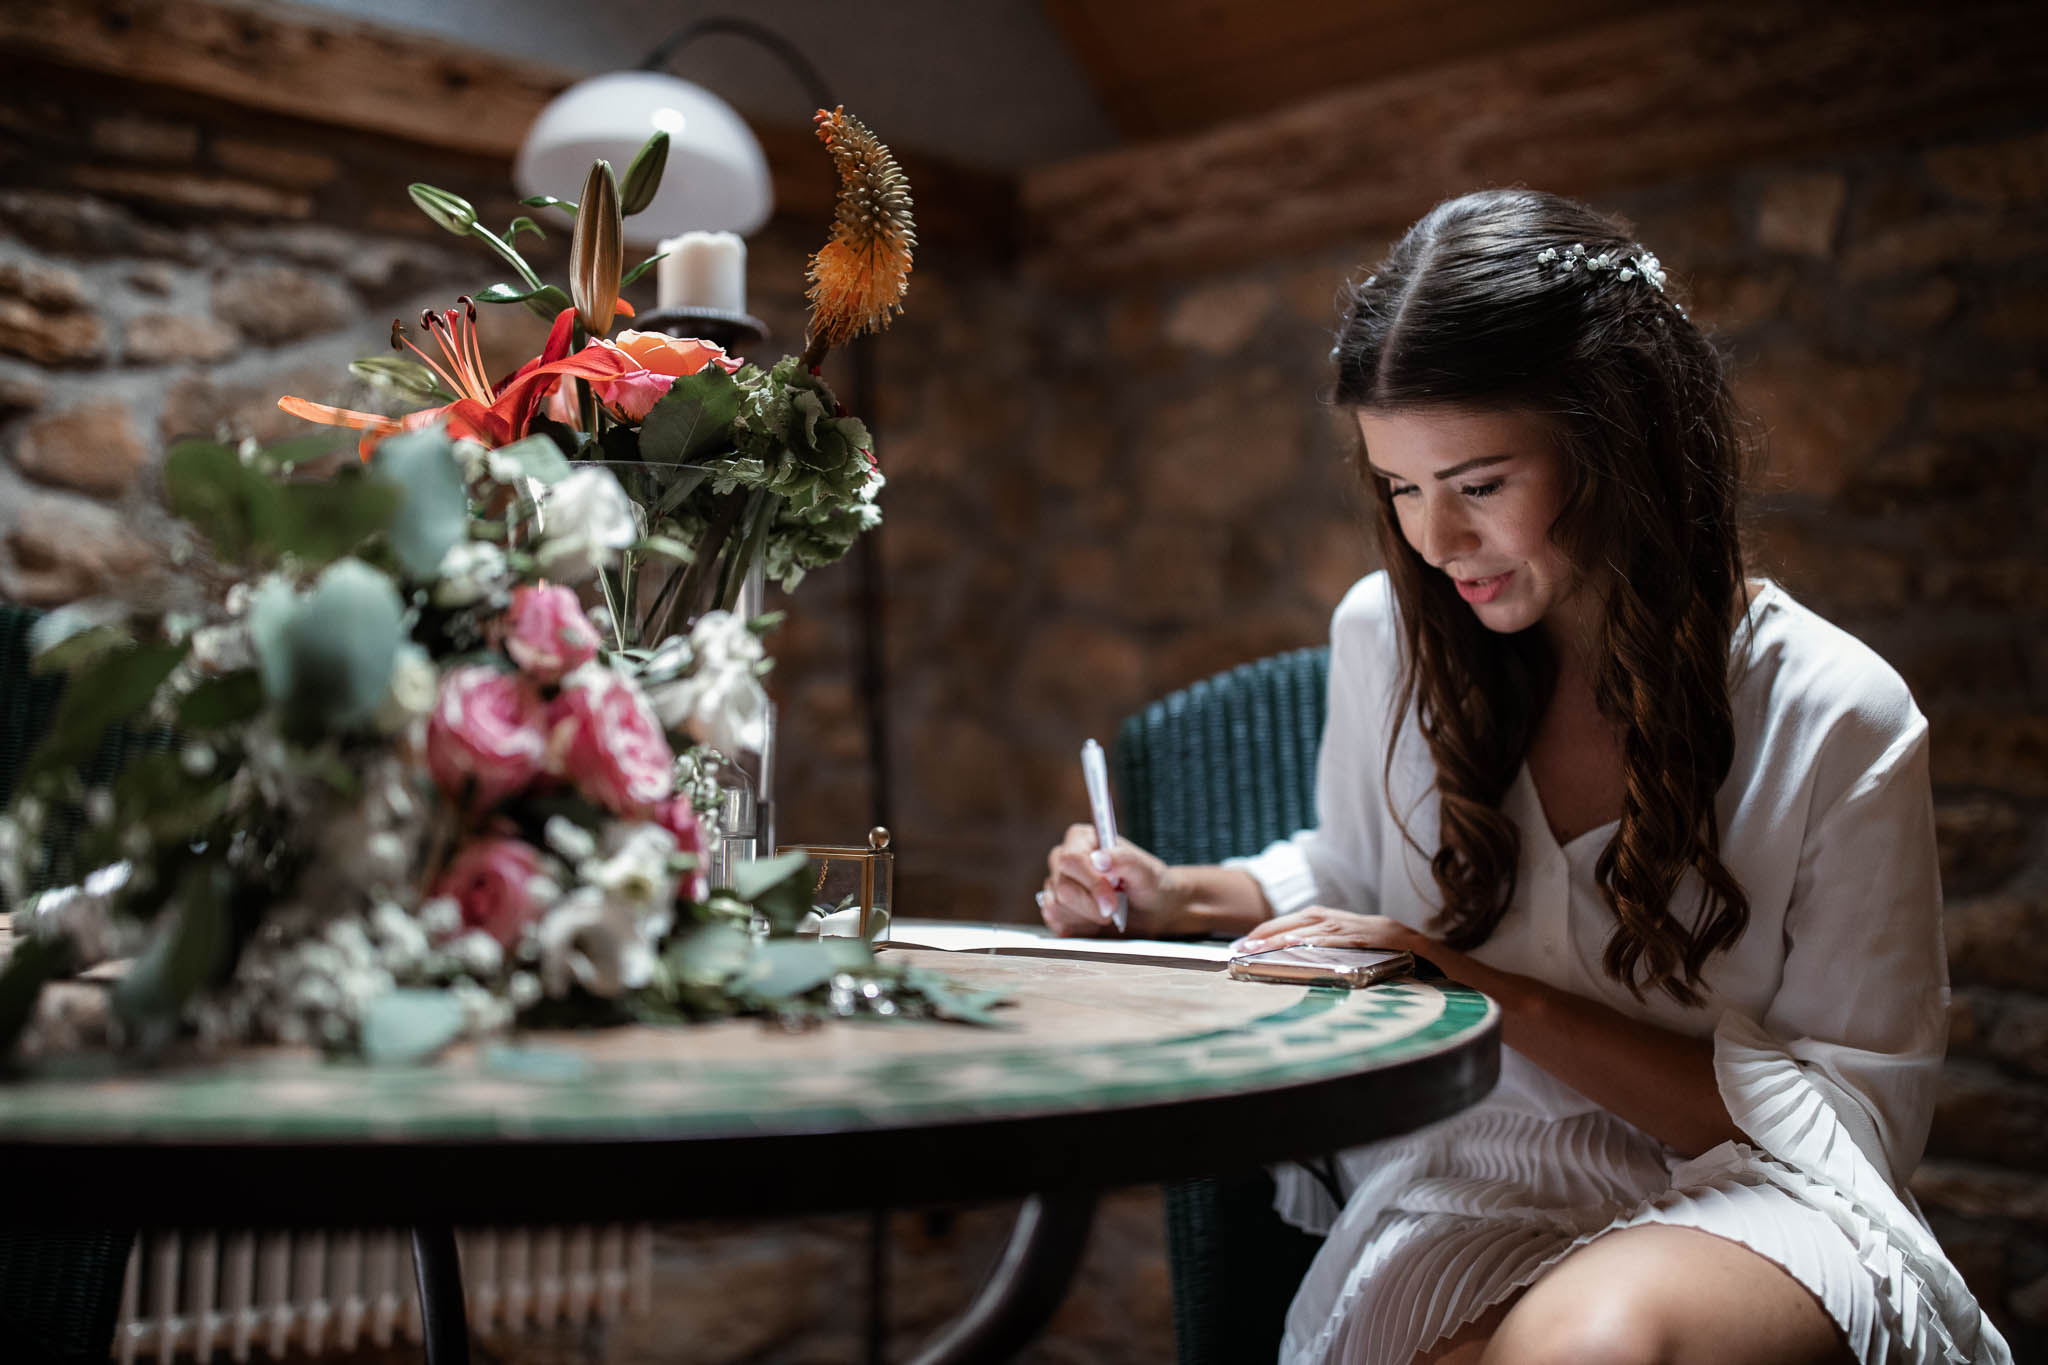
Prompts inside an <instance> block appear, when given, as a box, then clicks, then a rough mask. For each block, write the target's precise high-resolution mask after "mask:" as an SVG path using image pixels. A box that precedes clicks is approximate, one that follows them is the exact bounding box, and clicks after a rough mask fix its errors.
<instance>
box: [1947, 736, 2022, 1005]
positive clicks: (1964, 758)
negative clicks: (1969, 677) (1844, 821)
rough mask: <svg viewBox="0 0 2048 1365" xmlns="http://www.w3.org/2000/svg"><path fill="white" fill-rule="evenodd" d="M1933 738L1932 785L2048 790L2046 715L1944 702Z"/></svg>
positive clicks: (2011, 791) (2012, 792)
mask: <svg viewBox="0 0 2048 1365" xmlns="http://www.w3.org/2000/svg"><path fill="white" fill-rule="evenodd" d="M1933 740H1934V749H1933V768H1934V782H1935V785H1936V786H1937V787H1942V786H1954V787H1978V788H1983V789H1986V790H1989V791H1993V792H2000V793H2004V794H2007V795H2011V796H2024V797H2044V796H2048V715H2044V714H2042V713H2040V712H2038V711H2004V710H1997V709H1993V708H1989V707H1985V708H1978V709H1971V710H1961V709H1953V710H1952V709H1947V708H1944V709H1943V710H1942V711H1941V712H1940V714H1939V715H1937V716H1935V718H1934V722H1933ZM2044 989H2048V984H2044Z"/></svg>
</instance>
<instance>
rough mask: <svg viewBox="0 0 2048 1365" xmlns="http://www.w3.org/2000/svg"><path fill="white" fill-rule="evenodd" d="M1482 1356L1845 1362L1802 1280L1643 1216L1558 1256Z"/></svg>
mask: <svg viewBox="0 0 2048 1365" xmlns="http://www.w3.org/2000/svg"><path fill="white" fill-rule="evenodd" d="M1479 1359H1480V1360H1482V1361H1483V1362H1484V1365H1567V1362H1568V1363H1569V1365H1843V1362H1848V1361H1849V1360H1850V1355H1849V1349H1848V1346H1847V1345H1846V1344H1845V1343H1844V1342H1843V1340H1842V1334H1841V1332H1840V1331H1839V1330H1837V1328H1836V1327H1835V1323H1834V1319H1832V1318H1830V1317H1829V1316H1828V1315H1827V1310H1825V1309H1823V1308H1822V1307H1821V1306H1820V1301H1819V1300H1818V1299H1816V1298H1814V1297H1813V1295H1812V1294H1811V1293H1809V1292H1808V1291H1807V1289H1806V1286H1804V1285H1802V1284H1800V1283H1799V1281H1797V1280H1795V1279H1793V1278H1792V1277H1791V1276H1790V1275H1789V1274H1787V1273H1786V1272H1785V1271H1784V1269H1783V1268H1782V1267H1780V1266H1778V1265H1777V1264H1775V1263H1774V1262H1772V1261H1770V1260H1767V1259H1766V1258H1765V1257H1763V1256H1762V1255H1759V1254H1758V1253H1757V1252H1754V1251H1752V1250H1750V1249H1749V1248H1748V1247H1746V1246H1743V1245H1741V1244H1740V1243H1738V1242H1731V1241H1728V1240H1727V1239H1725V1238H1722V1237H1717V1236H1715V1235H1714V1234H1712V1233H1710V1232H1701V1231H1699V1230H1698V1229H1697V1228H1681V1227H1667V1226H1665V1225H1663V1224H1657V1223H1652V1224H1645V1225H1642V1226H1638V1227H1633V1228H1623V1229H1622V1230H1621V1231H1619V1232H1610V1233H1608V1234H1606V1235H1605V1236H1603V1237H1600V1238H1597V1239H1595V1240H1594V1241H1591V1242H1588V1243H1587V1244H1586V1245H1585V1246H1583V1247H1580V1248H1579V1249H1578V1250H1577V1251H1575V1252H1573V1253H1572V1254H1571V1255H1569V1256H1567V1257H1565V1258H1564V1259H1563V1260H1562V1261H1559V1262H1558V1263H1557V1264H1556V1265H1555V1266H1552V1267H1551V1268H1550V1269H1549V1270H1548V1271H1546V1272H1544V1274H1543V1277H1542V1278H1541V1279H1539V1280H1537V1281H1536V1282H1535V1283H1534V1284H1532V1285H1530V1286H1529V1289H1528V1292H1527V1293H1525V1294H1524V1295H1523V1296H1522V1297H1521V1299H1520V1300H1519V1301H1518V1302H1517V1303H1516V1304H1515V1305H1514V1307H1513V1308H1512V1309H1510V1310H1509V1312H1508V1313H1507V1315H1506V1316H1505V1317H1504V1318H1503V1319H1502V1320H1501V1323H1500V1327H1499V1330H1497V1331H1496V1332H1495V1333H1494V1334H1493V1337H1492V1339H1491V1340H1490V1341H1489V1342H1488V1343H1487V1345H1486V1348H1485V1350H1484V1352H1483V1353H1482V1354H1481V1356H1480V1357H1479Z"/></svg>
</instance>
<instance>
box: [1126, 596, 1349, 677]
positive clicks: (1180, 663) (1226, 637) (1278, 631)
mask: <svg viewBox="0 0 2048 1365" xmlns="http://www.w3.org/2000/svg"><path fill="white" fill-rule="evenodd" d="M1329 638H1330V622H1329V618H1327V617H1323V616H1318V615H1317V614H1316V613H1315V612H1312V611H1309V610H1306V609H1299V610H1280V611H1271V612H1263V613H1259V614H1256V615H1251V616H1247V617H1244V618H1243V619H1240V620H1226V621H1220V622H1204V623H1202V624H1201V625H1198V626H1197V627H1195V628H1194V629H1192V630H1190V631H1188V632H1186V633H1185V634H1182V635H1178V636H1176V637H1175V638H1174V640H1173V641H1172V642H1171V643H1170V644H1168V645H1166V646H1165V647H1164V648H1162V649H1160V650H1159V651H1158V652H1157V655H1156V657H1155V658H1154V659H1153V661H1152V677H1151V681H1150V682H1149V684H1148V685H1147V687H1146V691H1147V693H1148V695H1151V696H1163V695H1164V694H1166V693H1168V692H1171V691H1172V690H1174V689H1175V688H1177V687H1186V686H1187V685H1188V684H1189V683H1191V682H1196V681H1199V680H1200V679H1203V678H1206V677H1209V676H1211V675H1213V674H1216V673H1221V672H1222V671H1223V670H1224V669H1226V668H1235V667H1237V666H1238V665H1239V664H1245V663H1250V662H1251V661H1252V660H1254V659H1263V658H1265V657H1266V656H1267V655H1269V654H1278V653H1280V652H1282V651H1283V650H1289V649H1299V648H1301V647H1302V646H1304V645H1317V644H1323V643H1326V642H1327V641H1328V640H1329Z"/></svg>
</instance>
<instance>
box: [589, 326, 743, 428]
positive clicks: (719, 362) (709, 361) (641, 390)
mask: <svg viewBox="0 0 2048 1365" xmlns="http://www.w3.org/2000/svg"><path fill="white" fill-rule="evenodd" d="M590 344H591V345H592V346H608V347H610V348H611V349H613V350H615V351H619V352H622V353H623V354H624V355H625V356H626V357H627V358H628V359H630V360H631V361H632V362H633V363H634V365H635V366H636V367H637V368H633V369H627V370H624V371H623V372H622V373H620V374H617V375H606V376H605V377H603V378H601V379H597V380H593V381H592V383H591V387H592V388H594V389H596V390H597V396H598V397H599V398H601V399H603V400H604V401H605V403H606V404H607V405H609V406H610V407H611V408H612V409H613V410H614V411H615V412H617V413H618V414H619V415H620V416H622V417H624V418H626V419H627V420H628V421H632V422H644V421H646V420H647V414H648V413H650V412H652V411H653V410H654V405H655V404H656V403H659V402H660V401H661V400H662V398H663V397H665V396H666V395H667V393H668V391H669V388H670V386H672V385H673V384H674V383H675V382H676V380H677V379H679V378H681V377H682V376H684V375H686V374H695V373H697V371H699V370H701V369H703V368H704V367H705V366H707V365H716V366H717V367H718V368H719V369H721V370H724V371H725V372H726V373H727V374H731V373H733V371H735V370H737V369H739V367H740V362H739V361H737V360H734V359H733V358H732V357H731V356H728V355H727V354H726V353H725V351H724V350H723V349H721V348H720V347H717V346H714V345H712V344H711V343H710V342H708V341H698V340H696V339H695V338H692V337H672V336H668V335H667V334H665V333H662V332H633V331H625V332H621V333H619V336H618V340H617V341H615V342H614V341H605V340H603V339H602V338H599V339H598V340H596V341H593V342H591V343H590ZM565 387H566V386H565Z"/></svg>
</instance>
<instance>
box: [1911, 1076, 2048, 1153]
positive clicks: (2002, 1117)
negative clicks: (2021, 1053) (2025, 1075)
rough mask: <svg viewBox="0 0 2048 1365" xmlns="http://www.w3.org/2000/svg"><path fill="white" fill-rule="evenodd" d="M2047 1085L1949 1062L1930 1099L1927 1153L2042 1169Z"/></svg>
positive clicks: (2047, 1117)
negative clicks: (1931, 1116) (1935, 1095)
mask: <svg viewBox="0 0 2048 1365" xmlns="http://www.w3.org/2000/svg"><path fill="white" fill-rule="evenodd" d="M2044 1132H2048V1086H2044V1085H2041V1084H2039V1083H2038V1082H2033V1081H2020V1080H2015V1079H2012V1078H2010V1077H2006V1076H2000V1075H1998V1074H1996V1073H1995V1072H1993V1071H1991V1070H1990V1069H1989V1068H1987V1067H1983V1066H1979V1065H1974V1064H1971V1063H1968V1062H1953V1063H1950V1064H1949V1066H1948V1067H1947V1068H1946V1069H1944V1071H1943V1072H1942V1077H1941V1093H1940V1097H1939V1098H1938V1099H1937V1100H1936V1102H1935V1109H1934V1129H1933V1131H1932V1132H1931V1133H1930V1134H1929V1136H1928V1140H1927V1154H1928V1155H1929V1156H1935V1157H1944V1158H1950V1159H1956V1160H1963V1161H1981V1162H1985V1163H1988V1164H1990V1165H1993V1166H2004V1167H2006V1168H2008V1169H2010V1170H2014V1171H2044V1170H2048V1148H2044V1147H2043V1146H2042V1145H2041V1134H2042V1133H2044Z"/></svg>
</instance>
